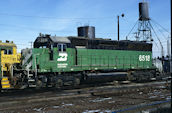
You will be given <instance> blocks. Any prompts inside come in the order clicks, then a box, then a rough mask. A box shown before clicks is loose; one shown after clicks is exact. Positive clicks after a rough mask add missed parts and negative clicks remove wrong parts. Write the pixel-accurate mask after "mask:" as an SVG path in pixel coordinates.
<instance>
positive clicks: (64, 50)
mask: <svg viewBox="0 0 172 113" xmlns="http://www.w3.org/2000/svg"><path fill="white" fill-rule="evenodd" d="M66 48H67V46H66V44H58V51H59V52H66Z"/></svg>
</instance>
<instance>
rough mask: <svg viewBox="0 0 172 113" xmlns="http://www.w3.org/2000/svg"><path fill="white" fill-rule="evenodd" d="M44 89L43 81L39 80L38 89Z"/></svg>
mask: <svg viewBox="0 0 172 113" xmlns="http://www.w3.org/2000/svg"><path fill="white" fill-rule="evenodd" d="M42 87H43V83H42V81H41V80H38V81H37V82H36V88H37V89H40V88H42Z"/></svg>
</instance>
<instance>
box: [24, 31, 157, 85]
mask: <svg viewBox="0 0 172 113" xmlns="http://www.w3.org/2000/svg"><path fill="white" fill-rule="evenodd" d="M22 58H23V60H22V70H23V69H24V70H27V71H26V76H27V80H28V85H29V86H30V87H47V86H55V87H60V86H62V85H64V84H67V83H72V84H74V85H78V84H80V83H81V82H83V81H85V80H86V79H87V78H88V76H94V75H96V76H98V77H99V75H100V76H101V75H114V76H115V75H119V76H120V74H121V75H123V74H125V75H126V77H125V78H126V79H128V80H143V79H150V78H151V77H154V76H155V75H156V74H155V67H154V66H153V65H152V44H151V43H146V42H143V41H142V42H140V41H129V40H124V41H114V40H110V39H101V38H88V37H86V36H85V37H81V36H78V37H72V36H69V37H57V36H50V35H43V34H40V36H39V37H37V39H36V40H35V42H34V48H32V49H24V50H22ZM145 71H146V72H147V73H146V74H145Z"/></svg>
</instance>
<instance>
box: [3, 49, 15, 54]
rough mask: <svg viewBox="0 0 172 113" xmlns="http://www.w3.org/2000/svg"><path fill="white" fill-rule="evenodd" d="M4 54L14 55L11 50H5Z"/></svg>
mask: <svg viewBox="0 0 172 113" xmlns="http://www.w3.org/2000/svg"><path fill="white" fill-rule="evenodd" d="M4 54H5V55H12V54H13V51H12V50H11V49H5V50H4Z"/></svg>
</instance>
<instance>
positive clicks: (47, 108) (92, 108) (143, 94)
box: [0, 86, 171, 113]
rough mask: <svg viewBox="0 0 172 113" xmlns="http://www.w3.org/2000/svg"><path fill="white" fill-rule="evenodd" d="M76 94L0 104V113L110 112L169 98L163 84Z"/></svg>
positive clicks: (167, 90) (168, 93) (169, 95)
mask: <svg viewBox="0 0 172 113" xmlns="http://www.w3.org/2000/svg"><path fill="white" fill-rule="evenodd" d="M78 95H79V94H78ZM78 95H76V96H72V97H70V98H54V99H51V100H47V101H46V100H44V101H41V102H40V101H39V102H32V103H30V102H29V103H28V102H27V101H26V100H25V101H23V102H22V103H20V104H14V105H5V106H3V107H2V106H1V107H0V113H95V112H102V113H104V112H107V113H111V112H113V111H115V110H119V109H124V108H127V107H131V106H134V105H139V104H146V103H151V102H156V101H163V100H169V99H171V93H170V90H169V89H166V88H165V87H163V86H162V88H160V89H148V90H144V91H140V90H138V91H136V92H130V93H127V92H126V93H120V94H118V95H117V94H113V93H107V94H102V95H101V94H97V95H94V96H93V95H85V96H84V95H82V96H78ZM44 98H46V97H44ZM127 113H129V111H128V112H127ZM131 113H133V112H131Z"/></svg>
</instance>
